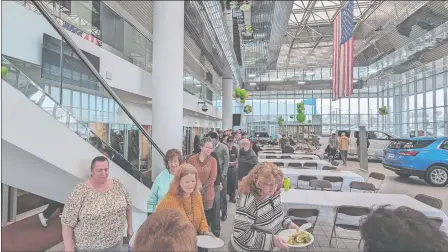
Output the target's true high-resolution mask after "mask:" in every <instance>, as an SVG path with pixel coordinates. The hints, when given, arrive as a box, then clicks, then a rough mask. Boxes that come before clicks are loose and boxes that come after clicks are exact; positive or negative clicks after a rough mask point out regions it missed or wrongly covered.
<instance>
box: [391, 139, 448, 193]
mask: <svg viewBox="0 0 448 252" xmlns="http://www.w3.org/2000/svg"><path fill="white" fill-rule="evenodd" d="M383 166H384V168H386V169H389V170H392V171H394V172H395V173H396V174H397V175H398V176H400V177H409V176H417V177H419V178H421V179H424V180H425V181H426V183H428V184H430V185H432V186H440V187H442V186H446V185H447V184H448V137H438V138H434V137H414V138H408V139H392V140H391V141H390V143H389V145H388V146H387V147H386V149H384V156H383Z"/></svg>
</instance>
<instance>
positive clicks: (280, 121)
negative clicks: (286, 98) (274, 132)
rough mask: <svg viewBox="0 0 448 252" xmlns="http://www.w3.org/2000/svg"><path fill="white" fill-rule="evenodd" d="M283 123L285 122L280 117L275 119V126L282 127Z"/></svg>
mask: <svg viewBox="0 0 448 252" xmlns="http://www.w3.org/2000/svg"><path fill="white" fill-rule="evenodd" d="M284 122H285V120H283V117H281V116H279V117H277V124H278V125H283V123H284Z"/></svg>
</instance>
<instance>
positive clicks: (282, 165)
mask: <svg viewBox="0 0 448 252" xmlns="http://www.w3.org/2000/svg"><path fill="white" fill-rule="evenodd" d="M274 164H275V165H276V166H278V167H285V163H283V162H274Z"/></svg>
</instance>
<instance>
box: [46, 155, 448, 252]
mask: <svg viewBox="0 0 448 252" xmlns="http://www.w3.org/2000/svg"><path fill="white" fill-rule="evenodd" d="M340 168H341V169H342V170H348V171H353V172H356V173H358V174H360V175H361V176H363V177H364V178H367V176H368V173H366V172H362V171H360V170H359V169H358V168H359V163H358V162H355V161H349V162H348V164H347V166H340ZM372 171H375V172H381V173H384V174H385V175H386V180H385V181H384V183H383V185H382V187H381V190H380V193H399V194H407V195H409V196H411V197H414V196H415V195H417V194H419V193H424V194H428V195H431V196H434V197H437V198H439V199H441V200H443V201H444V203H445V204H444V206H443V208H442V210H443V211H444V212H445V213H446V214H448V193H447V187H442V188H437V187H431V186H428V185H427V184H425V182H423V181H422V180H420V179H418V178H412V177H411V178H406V179H404V178H399V177H398V176H396V175H395V173H393V172H391V171H389V170H386V169H384V168H383V167H382V165H381V163H374V162H370V163H369V172H372ZM391 203H393V202H391ZM234 213H235V204H231V203H230V204H229V216H228V219H227V220H226V221H225V222H222V223H221V239H223V240H224V242H225V246H224V247H222V248H220V249H215V250H213V251H227V243H228V242H229V239H230V234H231V232H232V227H233V217H234ZM331 228H332V227H331V225H329V224H323V223H318V224H317V226H316V228H315V230H314V237H315V240H316V241H315V243H314V250H315V251H318V252H320V251H336V243H335V241H334V240H333V241H332V243H331V244H330V243H329V237H330V234H331ZM339 235H340V236H342V237H347V238H353V239H355V240H341V241H340V242H339V243H338V246H339V251H362V249H360V248H358V241H357V240H356V239H359V234H358V233H356V232H355V233H349V232H339ZM302 250H303V251H307V249H301V250H299V249H297V250H291V249H290V250H289V251H302ZM49 251H63V246H62V244H58V245H57V246H55V247H53V248H52V249H51V250H49ZM123 251H127V248H123ZM310 251H313V249H312V248H310Z"/></svg>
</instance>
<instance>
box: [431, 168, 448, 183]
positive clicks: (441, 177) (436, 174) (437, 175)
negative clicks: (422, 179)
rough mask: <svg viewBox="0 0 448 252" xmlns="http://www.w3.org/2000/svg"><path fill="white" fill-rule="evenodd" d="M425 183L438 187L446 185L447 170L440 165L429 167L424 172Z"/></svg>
mask: <svg viewBox="0 0 448 252" xmlns="http://www.w3.org/2000/svg"><path fill="white" fill-rule="evenodd" d="M426 182H427V183H428V184H430V185H432V186H438V187H442V186H446V185H448V169H447V168H446V167H444V166H441V165H434V166H431V167H430V168H429V169H428V171H426Z"/></svg>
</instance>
